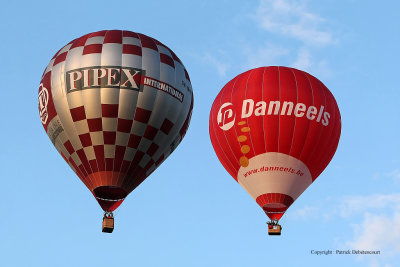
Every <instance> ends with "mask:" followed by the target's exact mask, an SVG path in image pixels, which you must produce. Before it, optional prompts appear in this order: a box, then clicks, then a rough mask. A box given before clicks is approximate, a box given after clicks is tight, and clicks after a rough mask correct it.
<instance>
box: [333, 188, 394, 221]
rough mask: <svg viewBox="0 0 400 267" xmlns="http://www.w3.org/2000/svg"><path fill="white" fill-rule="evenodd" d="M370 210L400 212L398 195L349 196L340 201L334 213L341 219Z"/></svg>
mask: <svg viewBox="0 0 400 267" xmlns="http://www.w3.org/2000/svg"><path fill="white" fill-rule="evenodd" d="M371 210H376V211H377V212H379V211H384V210H400V194H389V195H383V194H373V195H368V196H349V197H344V198H342V199H341V201H340V204H339V205H338V208H337V210H336V212H337V213H338V214H339V215H340V216H342V217H349V216H351V215H353V214H355V213H364V212H368V211H371Z"/></svg>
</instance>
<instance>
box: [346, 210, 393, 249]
mask: <svg viewBox="0 0 400 267" xmlns="http://www.w3.org/2000/svg"><path fill="white" fill-rule="evenodd" d="M353 228H354V237H353V239H352V240H349V241H347V242H346V245H347V246H348V247H351V248H354V249H359V250H381V252H382V253H385V254H388V253H391V254H394V253H400V210H396V211H395V212H394V213H393V214H392V215H385V214H373V213H369V212H367V213H365V215H364V221H363V222H362V223H361V224H355V225H353Z"/></svg>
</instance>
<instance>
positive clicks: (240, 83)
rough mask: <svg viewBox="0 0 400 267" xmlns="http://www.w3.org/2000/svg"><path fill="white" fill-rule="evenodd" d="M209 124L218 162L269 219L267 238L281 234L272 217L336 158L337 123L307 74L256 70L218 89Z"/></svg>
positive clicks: (334, 110)
mask: <svg viewBox="0 0 400 267" xmlns="http://www.w3.org/2000/svg"><path fill="white" fill-rule="evenodd" d="M209 126H210V128H209V131H210V138H211V142H212V145H213V147H214V150H215V152H216V154H217V156H218V158H219V160H220V161H221V163H222V165H223V166H224V167H225V169H226V170H227V171H228V172H229V173H230V175H232V177H233V178H234V179H235V180H236V181H237V182H238V183H239V184H240V185H241V186H242V187H243V188H244V189H246V191H247V192H248V193H249V194H250V195H251V196H252V197H253V198H254V200H255V201H256V202H257V203H258V205H260V207H261V208H262V209H263V210H264V211H265V213H266V214H267V215H268V217H269V218H270V219H271V220H272V222H270V223H269V228H270V229H269V233H270V234H280V225H279V224H278V220H279V219H280V218H281V217H282V215H283V214H284V213H285V211H286V210H287V209H288V208H289V207H290V205H292V203H293V202H294V201H295V200H296V199H297V198H298V197H299V196H300V195H301V194H302V193H303V192H304V191H305V190H306V189H307V187H308V186H310V184H311V183H312V182H313V181H315V179H317V177H318V176H319V175H320V174H321V172H322V171H323V170H324V169H325V167H326V166H327V165H328V163H329V162H330V160H331V159H332V157H333V155H334V154H335V151H336V148H337V146H338V142H339V138H340V131H341V118H340V112H339V108H338V106H337V103H336V101H335V98H334V97H333V95H332V93H331V92H330V91H329V90H328V88H326V87H325V85H324V84H323V83H322V82H321V81H319V80H318V79H317V78H315V77H314V76H312V75H310V74H308V73H306V72H304V71H300V70H297V69H294V68H287V67H262V68H257V69H252V70H249V71H247V72H244V73H242V74H240V75H238V76H236V77H235V78H234V79H232V80H231V81H230V82H228V83H227V84H226V85H225V86H224V87H223V88H222V90H221V92H220V93H219V94H218V96H217V97H216V99H215V100H214V103H213V105H212V108H211V112H210V125H209Z"/></svg>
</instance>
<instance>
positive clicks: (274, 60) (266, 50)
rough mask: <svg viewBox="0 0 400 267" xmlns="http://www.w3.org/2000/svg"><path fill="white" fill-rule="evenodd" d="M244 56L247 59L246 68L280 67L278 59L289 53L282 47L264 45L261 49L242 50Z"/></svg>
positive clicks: (249, 48)
mask: <svg viewBox="0 0 400 267" xmlns="http://www.w3.org/2000/svg"><path fill="white" fill-rule="evenodd" d="M243 51H244V54H245V56H246V58H247V68H251V69H252V68H257V67H263V66H272V65H281V64H278V62H279V58H281V57H282V56H284V55H287V54H288V53H289V50H288V49H286V48H283V47H279V46H274V45H271V44H265V45H264V46H262V47H258V48H251V47H246V48H244V50H243Z"/></svg>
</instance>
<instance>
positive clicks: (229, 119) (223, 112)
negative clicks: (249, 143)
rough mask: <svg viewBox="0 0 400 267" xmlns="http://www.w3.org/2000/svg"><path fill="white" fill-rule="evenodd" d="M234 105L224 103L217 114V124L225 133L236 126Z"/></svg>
mask: <svg viewBox="0 0 400 267" xmlns="http://www.w3.org/2000/svg"><path fill="white" fill-rule="evenodd" d="M232 106H233V104H232V103H229V102H227V103H224V104H223V105H222V106H221V107H220V109H219V110H218V114H217V123H218V126H219V128H221V129H222V130H224V131H227V130H229V129H230V128H232V126H233V125H234V124H235V119H236V114H234V112H233V109H232Z"/></svg>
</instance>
